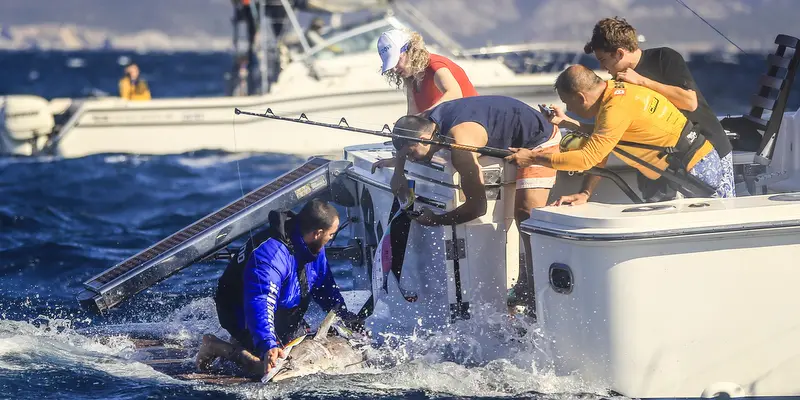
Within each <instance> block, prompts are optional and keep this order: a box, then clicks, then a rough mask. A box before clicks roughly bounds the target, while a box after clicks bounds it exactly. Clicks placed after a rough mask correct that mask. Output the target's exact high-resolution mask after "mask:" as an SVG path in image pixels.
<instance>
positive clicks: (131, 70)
mask: <svg viewBox="0 0 800 400" xmlns="http://www.w3.org/2000/svg"><path fill="white" fill-rule="evenodd" d="M119 97H122V98H123V99H127V100H150V88H148V87H147V82H145V81H144V79H140V78H139V66H138V65H136V64H133V63H130V64H128V65H127V66H126V67H125V76H124V77H123V78H122V79H120V80H119Z"/></svg>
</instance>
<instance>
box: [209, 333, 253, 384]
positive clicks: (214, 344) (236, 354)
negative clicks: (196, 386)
mask: <svg viewBox="0 0 800 400" xmlns="http://www.w3.org/2000/svg"><path fill="white" fill-rule="evenodd" d="M217 357H222V358H224V359H226V360H228V361H230V362H233V363H234V364H236V365H238V366H239V368H241V369H242V370H244V371H245V373H247V374H248V375H251V376H260V375H264V363H262V362H261V360H260V359H259V358H258V357H256V356H254V355H252V354H251V353H250V352H249V351H247V350H245V349H244V348H242V347H241V346H236V345H233V344H230V343H228V342H226V341H224V340H222V339H220V338H218V337H216V336H214V335H211V334H207V335H203V344H202V345H201V346H200V350H199V351H198V352H197V368H198V369H200V370H203V371H204V370H208V367H209V366H210V365H211V363H212V362H214V360H215V359H217Z"/></svg>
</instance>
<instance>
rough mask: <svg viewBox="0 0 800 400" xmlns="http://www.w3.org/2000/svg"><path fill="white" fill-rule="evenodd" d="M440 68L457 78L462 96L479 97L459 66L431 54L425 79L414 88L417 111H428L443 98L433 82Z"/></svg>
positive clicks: (445, 58)
mask: <svg viewBox="0 0 800 400" xmlns="http://www.w3.org/2000/svg"><path fill="white" fill-rule="evenodd" d="M439 68H447V69H449V70H450V73H452V74H453V77H455V78H456V82H458V86H459V87H461V95H462V96H463V97H472V96H477V95H478V92H477V91H476V90H475V87H474V86H472V82H470V81H469V78H468V77H467V74H466V73H465V72H464V70H463V69H461V67H459V66H458V64H456V63H454V62H453V61H452V60H450V59H448V58H447V57H442V56H440V55H438V54H431V58H430V62H428V68H425V77H424V78H423V79H422V81H421V82H419V84H418V85H415V86H416V87H414V88H413V93H414V103H415V104H416V105H417V110H419V111H422V110H426V109H428V107H430V106H432V105H433V104H434V103H436V102H437V101H439V99H440V98H442V95H443V93H442V92H441V91H439V88H437V87H436V83H435V82H434V81H433V74H434V73H436V70H438V69H439Z"/></svg>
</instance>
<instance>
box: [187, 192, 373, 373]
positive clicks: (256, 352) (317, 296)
mask: <svg viewBox="0 0 800 400" xmlns="http://www.w3.org/2000/svg"><path fill="white" fill-rule="evenodd" d="M269 220H270V227H269V229H267V230H266V231H263V232H260V233H259V234H257V235H256V236H255V237H254V238H251V240H248V242H247V243H246V244H245V245H244V246H242V248H241V249H240V251H239V252H238V253H237V257H236V258H234V259H232V260H231V262H230V264H229V265H228V268H227V269H226V270H225V272H224V273H223V274H222V277H220V280H219V286H218V288H217V294H216V296H215V298H214V300H215V302H216V307H217V314H218V317H219V321H220V325H221V326H222V327H223V328H225V329H226V330H227V331H228V332H229V333H230V335H231V339H232V342H233V344H231V343H228V342H225V341H223V340H221V339H219V338H217V337H216V336H214V335H210V334H209V335H204V336H203V345H202V346H201V347H200V351H199V352H198V354H197V366H198V368H200V369H207V368H208V366H209V365H210V364H211V362H213V361H214V359H216V358H217V357H222V358H225V359H227V360H230V361H232V362H234V363H236V364H238V365H239V366H240V367H241V368H242V369H243V370H244V371H245V372H246V374H247V375H249V376H253V377H261V376H263V375H264V374H265V373H268V372H269V370H270V369H272V368H273V367H275V363H276V361H277V360H278V358H281V357H283V356H284V355H283V350H282V348H283V346H285V345H286V344H287V343H288V342H290V341H291V340H293V339H294V338H296V337H298V336H301V335H304V334H307V333H310V329H309V327H308V324H306V322H305V320H304V315H305V313H306V310H307V309H308V306H309V304H310V302H311V300H312V299H313V300H314V301H315V302H316V303H317V304H319V305H320V307H321V308H322V309H323V310H324V311H325V312H329V311H330V310H337V311H336V312H337V314H338V315H339V317H341V318H342V320H344V321H345V322H346V323H348V325H357V323H358V318H357V317H356V316H355V315H354V314H353V313H351V312H349V311H348V310H347V307H346V306H345V303H344V299H343V298H342V295H341V293H340V292H339V288H338V287H337V286H336V282H335V281H334V279H333V274H332V273H331V270H330V267H329V265H328V260H327V258H326V257H325V244H327V243H328V241H330V240H331V239H332V238H333V236H334V235H335V233H336V230H337V228H338V226H339V216H338V213H337V212H336V209H335V208H334V207H333V206H332V205H331V204H329V203H327V202H325V201H322V200H319V199H314V200H312V201H310V202H308V203H307V204H306V205H305V206H304V207H303V209H302V210H301V211H300V213H298V214H297V215H295V214H294V213H292V212H291V211H288V212H283V213H278V212H276V211H271V212H270V215H269ZM254 242H255V243H259V244H260V245H259V246H258V247H257V248H256V249H255V250H253V251H252V254H251V250H252V248H253V243H254ZM248 255H250V256H249V257H248Z"/></svg>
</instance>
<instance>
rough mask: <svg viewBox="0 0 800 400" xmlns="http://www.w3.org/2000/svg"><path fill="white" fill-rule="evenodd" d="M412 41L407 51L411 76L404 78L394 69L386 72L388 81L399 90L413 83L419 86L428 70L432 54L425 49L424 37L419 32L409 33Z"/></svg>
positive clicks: (407, 62) (407, 66)
mask: <svg viewBox="0 0 800 400" xmlns="http://www.w3.org/2000/svg"><path fill="white" fill-rule="evenodd" d="M408 34H409V36H411V39H410V40H409V41H408V49H407V50H406V70H407V71H410V72H411V76H409V77H408V78H403V77H402V76H400V74H398V73H397V72H396V71H395V70H394V68H392V69H390V70H388V71H386V74H385V76H386V80H388V81H389V83H390V84H392V85H395V86H397V88H398V89H401V88H404V87H408V86H409V85H411V84H412V83H414V84H419V83H420V82H421V81H422V79H423V78H424V77H425V68H428V63H429V62H430V56H431V53H429V52H428V50H427V49H426V48H425V41H424V40H423V39H422V35H420V34H419V33H417V32H408Z"/></svg>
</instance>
